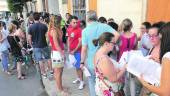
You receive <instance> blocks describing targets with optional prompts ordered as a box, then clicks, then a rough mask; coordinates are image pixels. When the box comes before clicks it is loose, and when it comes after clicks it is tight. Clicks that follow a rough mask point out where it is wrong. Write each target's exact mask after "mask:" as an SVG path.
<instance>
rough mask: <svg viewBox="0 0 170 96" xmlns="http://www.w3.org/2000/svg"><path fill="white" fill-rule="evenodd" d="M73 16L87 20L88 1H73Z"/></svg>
mask: <svg viewBox="0 0 170 96" xmlns="http://www.w3.org/2000/svg"><path fill="white" fill-rule="evenodd" d="M73 15H75V16H77V17H78V18H79V19H80V20H86V0H73Z"/></svg>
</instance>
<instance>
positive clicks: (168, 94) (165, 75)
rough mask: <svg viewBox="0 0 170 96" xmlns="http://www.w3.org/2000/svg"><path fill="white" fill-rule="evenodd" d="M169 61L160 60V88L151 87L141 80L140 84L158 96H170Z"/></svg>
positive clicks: (165, 59)
mask: <svg viewBox="0 0 170 96" xmlns="http://www.w3.org/2000/svg"><path fill="white" fill-rule="evenodd" d="M169 68H170V59H168V58H163V60H162V72H161V81H160V86H159V87H156V86H153V85H150V84H148V83H147V82H145V81H144V80H141V79H140V81H141V83H142V84H143V85H144V86H145V87H146V88H147V89H149V90H150V91H151V92H153V93H156V94H158V95H160V96H170V91H169V90H170V82H169V81H170V75H169V73H170V70H169Z"/></svg>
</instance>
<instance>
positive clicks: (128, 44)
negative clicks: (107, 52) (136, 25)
mask: <svg viewBox="0 0 170 96" xmlns="http://www.w3.org/2000/svg"><path fill="white" fill-rule="evenodd" d="M136 44H137V35H136V33H133V35H132V36H131V37H130V38H127V37H126V36H125V35H124V34H122V35H121V36H120V46H119V50H120V51H119V56H118V61H119V59H120V57H121V56H122V54H123V52H125V51H130V50H134V49H135V47H136Z"/></svg>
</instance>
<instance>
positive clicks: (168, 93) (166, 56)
mask: <svg viewBox="0 0 170 96" xmlns="http://www.w3.org/2000/svg"><path fill="white" fill-rule="evenodd" d="M151 37H153V36H151ZM157 38H160V40H161V45H160V54H159V56H160V57H159V58H160V64H161V67H162V68H161V75H160V83H159V84H156V85H151V84H149V83H148V82H146V81H144V79H143V77H142V74H141V78H139V80H140V82H141V83H142V85H143V86H144V87H145V88H147V89H148V90H149V91H151V92H153V93H154V94H151V95H150V96H170V82H169V81H170V70H169V68H170V22H168V23H166V24H165V25H163V26H162V27H161V28H160V29H159V31H158V35H157ZM148 70H149V68H148Z"/></svg>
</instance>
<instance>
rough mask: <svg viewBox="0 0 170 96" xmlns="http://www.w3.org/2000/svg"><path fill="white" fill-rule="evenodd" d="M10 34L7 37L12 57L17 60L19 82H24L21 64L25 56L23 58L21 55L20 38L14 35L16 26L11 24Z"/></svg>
mask: <svg viewBox="0 0 170 96" xmlns="http://www.w3.org/2000/svg"><path fill="white" fill-rule="evenodd" d="M8 30H9V32H10V34H9V36H8V37H7V39H8V42H9V44H10V46H11V48H10V49H11V53H12V56H13V57H14V58H15V61H16V63H17V66H16V67H17V74H18V79H19V80H23V79H25V77H24V76H22V71H21V64H22V62H23V56H22V53H21V49H22V48H21V45H20V40H19V37H18V36H16V35H14V33H15V32H16V25H14V24H12V23H11V24H10V25H9V28H8Z"/></svg>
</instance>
